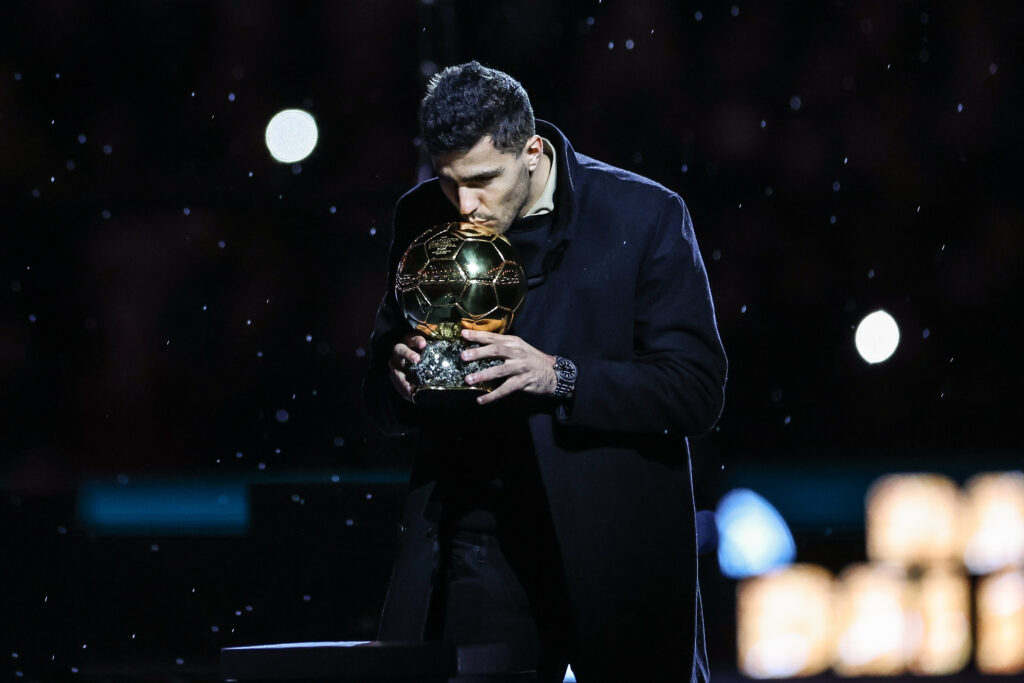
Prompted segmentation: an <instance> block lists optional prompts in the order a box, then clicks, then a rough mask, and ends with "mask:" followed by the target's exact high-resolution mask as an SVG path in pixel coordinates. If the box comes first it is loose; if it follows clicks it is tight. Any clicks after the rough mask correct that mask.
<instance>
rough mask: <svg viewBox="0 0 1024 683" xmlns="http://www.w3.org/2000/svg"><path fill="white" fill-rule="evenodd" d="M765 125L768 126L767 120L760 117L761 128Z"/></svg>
mask: <svg viewBox="0 0 1024 683" xmlns="http://www.w3.org/2000/svg"><path fill="white" fill-rule="evenodd" d="M767 126H768V122H767V121H765V120H764V119H761V127H762V128H765V127H767Z"/></svg>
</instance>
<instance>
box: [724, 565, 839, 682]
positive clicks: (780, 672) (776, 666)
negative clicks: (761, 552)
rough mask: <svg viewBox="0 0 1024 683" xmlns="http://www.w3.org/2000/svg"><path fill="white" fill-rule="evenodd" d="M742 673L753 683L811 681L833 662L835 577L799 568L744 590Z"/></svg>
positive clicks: (740, 605) (739, 605)
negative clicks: (760, 682) (756, 682)
mask: <svg viewBox="0 0 1024 683" xmlns="http://www.w3.org/2000/svg"><path fill="white" fill-rule="evenodd" d="M736 595H737V600H736V610H737V618H736V636H737V646H738V647H737V650H738V659H739V662H738V664H739V669H740V671H742V672H743V673H744V674H746V675H747V676H751V677H753V678H789V677H792V676H812V675H815V674H819V673H821V672H823V671H824V670H825V669H826V668H828V665H829V661H830V658H831V652H832V645H831V630H832V627H831V613H832V609H831V608H832V575H831V574H830V573H829V572H828V571H827V570H825V569H823V568H821V567H817V566H814V565H808V564H796V565H792V566H790V567H787V568H785V569H780V570H779V571H776V572H772V573H770V574H764V575H762V576H758V577H756V578H752V579H746V580H745V581H742V582H741V583H740V584H739V587H738V589H737V594H736Z"/></svg>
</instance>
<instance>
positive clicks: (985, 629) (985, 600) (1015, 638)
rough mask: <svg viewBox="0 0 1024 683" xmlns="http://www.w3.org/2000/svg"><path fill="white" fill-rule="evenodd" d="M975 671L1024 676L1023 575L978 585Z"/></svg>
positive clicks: (1015, 573)
mask: <svg viewBox="0 0 1024 683" xmlns="http://www.w3.org/2000/svg"><path fill="white" fill-rule="evenodd" d="M977 604H978V650H977V653H976V655H975V661H976V662H977V665H978V670H979V671H981V672H982V673H986V674H1017V673H1024V571H1007V572H1003V573H1001V574H994V575H992V576H986V577H985V578H983V579H981V580H980V581H978V603H977Z"/></svg>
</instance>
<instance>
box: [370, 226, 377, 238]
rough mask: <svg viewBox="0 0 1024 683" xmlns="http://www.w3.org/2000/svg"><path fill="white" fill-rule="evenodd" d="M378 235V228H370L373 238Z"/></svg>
mask: <svg viewBox="0 0 1024 683" xmlns="http://www.w3.org/2000/svg"><path fill="white" fill-rule="evenodd" d="M376 234H377V228H370V237H373V236H374V235H376Z"/></svg>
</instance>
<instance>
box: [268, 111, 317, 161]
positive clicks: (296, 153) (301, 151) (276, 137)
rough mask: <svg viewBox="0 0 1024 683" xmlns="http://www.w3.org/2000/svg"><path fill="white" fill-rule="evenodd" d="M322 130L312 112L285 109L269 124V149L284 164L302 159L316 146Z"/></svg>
mask: <svg viewBox="0 0 1024 683" xmlns="http://www.w3.org/2000/svg"><path fill="white" fill-rule="evenodd" d="M319 136H320V132H319V130H318V129H317V127H316V120H314V119H313V116H312V114H310V113H309V112H307V111H303V110H302V109H285V110H284V111H280V112H278V113H277V114H274V117H273V118H272V119H270V123H268V124H267V133H266V141H267V149H268V150H270V156H272V157H274V158H275V159H277V160H278V161H280V162H281V163H284V164H293V163H296V162H299V161H302V160H303V159H305V158H306V157H308V156H309V155H310V154H312V153H313V150H314V149H315V148H316V142H317V139H318V138H319Z"/></svg>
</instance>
